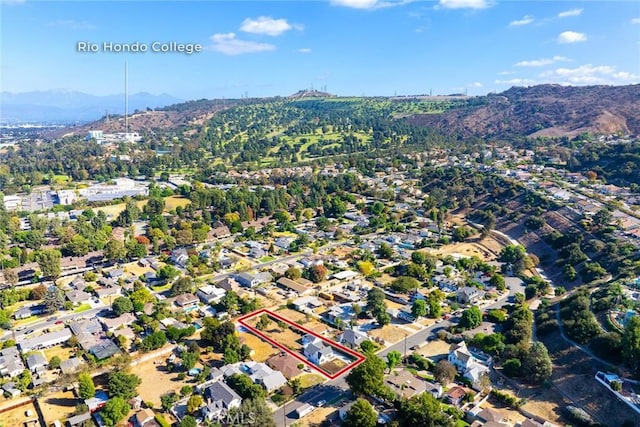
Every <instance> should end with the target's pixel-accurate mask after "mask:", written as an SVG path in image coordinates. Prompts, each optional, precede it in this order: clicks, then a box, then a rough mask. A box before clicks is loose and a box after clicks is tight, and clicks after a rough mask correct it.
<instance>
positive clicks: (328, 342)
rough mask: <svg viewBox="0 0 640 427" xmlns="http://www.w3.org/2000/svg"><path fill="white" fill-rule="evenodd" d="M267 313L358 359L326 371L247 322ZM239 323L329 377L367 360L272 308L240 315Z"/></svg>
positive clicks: (334, 377) (335, 376)
mask: <svg viewBox="0 0 640 427" xmlns="http://www.w3.org/2000/svg"><path fill="white" fill-rule="evenodd" d="M263 313H264V314H266V315H268V316H270V317H272V318H274V319H278V320H280V321H282V322H285V323H286V324H288V325H289V326H292V327H293V328H295V329H299V330H301V331H303V332H306V333H308V334H310V335H313V336H314V337H316V338H319V339H321V340H322V341H324V342H325V343H327V344H329V345H330V346H332V347H335V348H337V349H339V350H340V351H341V352H343V353H347V354H348V355H350V356H353V357H355V358H356V361H355V362H353V363H351V364H349V365H347V366H345V367H344V368H342V369H341V370H339V371H338V372H336V373H335V374H331V373H329V372H327V371H325V370H324V369H322V368H321V367H320V366H317V365H316V364H315V363H313V362H311V361H310V360H308V359H306V358H304V357H302V356H301V355H300V354H298V353H296V352H294V351H292V350H290V349H289V348H287V347H285V346H284V345H282V344H280V343H278V342H276V341H274V340H273V339H271V338H269V337H268V336H266V335H265V334H263V333H262V332H261V331H259V330H257V329H256V328H254V327H253V326H251V325H249V324H247V323H246V320H248V319H250V318H252V317H255V316H258V315H260V314H263ZM238 323H239V324H240V325H242V326H243V327H245V328H247V329H248V330H249V331H250V332H251V333H253V334H255V335H257V336H259V337H260V338H262V339H263V340H265V341H267V342H268V343H269V344H271V345H273V346H274V347H277V348H279V349H280V350H283V351H286V352H287V353H289V354H290V355H292V356H293V357H295V358H296V359H298V360H299V361H301V362H303V363H304V364H305V365H308V366H310V367H311V368H313V369H315V370H316V371H318V372H320V373H321V374H322V375H324V376H325V377H327V378H329V379H332V380H333V379H336V378H338V377H339V376H340V375H342V374H344V373H345V372H347V371H348V370H350V369H352V368H355V367H356V366H358V365H359V364H361V363H362V362H364V361H365V359H366V358H365V357H364V356H363V355H361V354H360V353H356V352H355V351H353V350H351V349H350V348H347V347H345V346H343V345H340V344H338V343H337V342H335V341H331V340H330V339H327V338H325V337H323V336H321V335H319V334H317V333H316V332H313V331H311V330H309V329H307V328H305V327H303V326H300V325H298V324H297V323H294V322H292V321H291V320H289V319H286V318H284V317H282V316H280V315H278V314H276V313H274V312H272V311H270V310H267V309H264V308H263V309H262V310H258V311H254V312H253V313H249V314H247V315H244V316H242V317H240V318H239V319H238Z"/></svg>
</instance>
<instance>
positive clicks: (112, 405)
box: [100, 397, 131, 426]
mask: <svg viewBox="0 0 640 427" xmlns="http://www.w3.org/2000/svg"><path fill="white" fill-rule="evenodd" d="M129 411H131V406H129V404H128V403H127V401H126V400H125V399H124V398H122V397H112V398H111V399H109V400H108V401H107V403H105V405H104V408H102V410H101V411H100V415H102V420H103V421H104V423H105V425H107V426H115V425H116V424H118V422H120V421H121V420H122V419H123V418H124V417H126V416H127V414H128V413H129Z"/></svg>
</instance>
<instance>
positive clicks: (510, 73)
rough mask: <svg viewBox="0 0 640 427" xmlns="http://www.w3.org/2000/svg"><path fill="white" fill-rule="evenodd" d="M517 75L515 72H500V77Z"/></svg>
mask: <svg viewBox="0 0 640 427" xmlns="http://www.w3.org/2000/svg"><path fill="white" fill-rule="evenodd" d="M515 73H516V72H515V71H500V72H499V73H498V75H499V76H510V75H512V74H515Z"/></svg>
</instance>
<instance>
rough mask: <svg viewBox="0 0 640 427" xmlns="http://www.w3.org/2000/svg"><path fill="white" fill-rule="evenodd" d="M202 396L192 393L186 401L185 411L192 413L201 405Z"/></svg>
mask: <svg viewBox="0 0 640 427" xmlns="http://www.w3.org/2000/svg"><path fill="white" fill-rule="evenodd" d="M202 403H203V402H202V396H200V395H199V394H193V395H191V397H190V398H189V400H188V401H187V412H188V413H190V414H193V413H194V412H196V411H197V410H198V409H200V407H201V406H202Z"/></svg>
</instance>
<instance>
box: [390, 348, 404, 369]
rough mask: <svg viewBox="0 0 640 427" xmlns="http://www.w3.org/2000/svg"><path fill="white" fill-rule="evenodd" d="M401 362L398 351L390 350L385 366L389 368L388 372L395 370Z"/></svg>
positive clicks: (400, 355) (400, 354)
mask: <svg viewBox="0 0 640 427" xmlns="http://www.w3.org/2000/svg"><path fill="white" fill-rule="evenodd" d="M401 361H402V353H400V352H399V351H398V350H392V351H390V352H389V353H387V366H388V367H389V372H391V370H392V369H393V368H395V367H396V366H397V365H398V364H399V363H400V362H401Z"/></svg>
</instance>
